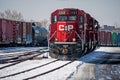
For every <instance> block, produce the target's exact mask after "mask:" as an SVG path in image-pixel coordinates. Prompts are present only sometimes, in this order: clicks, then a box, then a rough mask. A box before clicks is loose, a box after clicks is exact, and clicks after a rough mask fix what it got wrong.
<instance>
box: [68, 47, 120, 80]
mask: <svg viewBox="0 0 120 80" xmlns="http://www.w3.org/2000/svg"><path fill="white" fill-rule="evenodd" d="M106 52H107V53H108V52H110V53H120V47H100V48H98V49H96V50H95V51H93V52H91V53H90V54H88V55H86V56H83V57H82V58H80V61H83V63H84V64H83V65H81V66H79V67H78V72H77V73H74V74H73V76H72V77H71V78H70V79H69V80H120V76H119V75H120V64H112V63H111V64H110V63H109V64H105V63H104V64H100V63H101V61H102V56H105V55H106ZM99 57H101V59H98V58H99Z"/></svg>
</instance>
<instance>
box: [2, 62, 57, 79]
mask: <svg viewBox="0 0 120 80" xmlns="http://www.w3.org/2000/svg"><path fill="white" fill-rule="evenodd" d="M56 61H59V60H54V61H51V62H48V63H46V64H43V65H40V66H36V67H34V68H31V69H27V70H25V71H21V72H17V73H14V74H10V75H6V76H3V77H0V79H3V78H6V77H11V76H15V75H18V74H21V73H24V72H28V71H31V70H34V69H37V68H40V67H43V66H46V65H48V64H51V63H54V62H56Z"/></svg>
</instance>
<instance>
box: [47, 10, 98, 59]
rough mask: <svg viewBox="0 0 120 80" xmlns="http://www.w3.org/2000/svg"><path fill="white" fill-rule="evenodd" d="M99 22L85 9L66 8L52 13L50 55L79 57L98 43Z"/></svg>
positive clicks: (65, 57)
mask: <svg viewBox="0 0 120 80" xmlns="http://www.w3.org/2000/svg"><path fill="white" fill-rule="evenodd" d="M98 28H99V23H98V21H97V20H95V19H94V18H93V17H91V15H89V14H88V13H86V12H84V11H83V10H79V9H73V8H65V9H57V10H56V11H54V12H52V13H51V24H50V33H49V40H48V41H49V49H50V53H49V55H50V56H51V57H53V58H60V59H77V58H79V57H81V56H83V55H85V51H91V50H93V49H95V47H96V46H97V45H98Z"/></svg>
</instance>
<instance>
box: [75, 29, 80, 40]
mask: <svg viewBox="0 0 120 80" xmlns="http://www.w3.org/2000/svg"><path fill="white" fill-rule="evenodd" d="M75 33H76V34H77V36H78V38H79V39H80V40H81V41H82V38H81V37H80V36H79V34H78V33H77V32H76V31H75Z"/></svg>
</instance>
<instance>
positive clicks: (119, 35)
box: [117, 33, 120, 46]
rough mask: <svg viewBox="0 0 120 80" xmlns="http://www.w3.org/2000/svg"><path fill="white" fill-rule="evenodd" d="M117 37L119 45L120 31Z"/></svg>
mask: <svg viewBox="0 0 120 80" xmlns="http://www.w3.org/2000/svg"><path fill="white" fill-rule="evenodd" d="M117 38H118V46H120V33H118V36H117Z"/></svg>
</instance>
